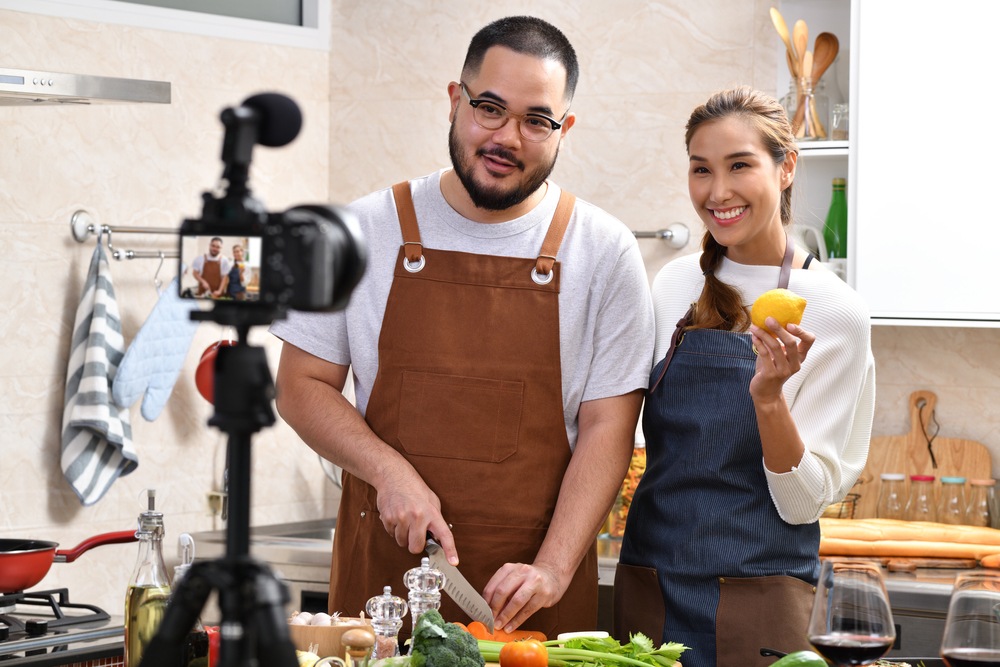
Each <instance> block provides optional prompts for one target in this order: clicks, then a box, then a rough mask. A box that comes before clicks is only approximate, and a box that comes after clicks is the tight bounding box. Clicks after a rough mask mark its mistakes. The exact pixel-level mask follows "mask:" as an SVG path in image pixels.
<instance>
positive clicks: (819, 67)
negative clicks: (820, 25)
mask: <svg viewBox="0 0 1000 667" xmlns="http://www.w3.org/2000/svg"><path fill="white" fill-rule="evenodd" d="M813 48H814V51H813V63H812V68H810V69H808V70H807V72H809V74H808V75H807V76H809V77H810V78H811V79H812V85H813V90H814V91H815V90H817V89H818V88H819V79H820V77H821V76H823V74H824V73H825V72H826V70H827V69H829V67H830V65H832V64H833V61H834V60H835V59H836V58H837V53H838V52H839V51H840V40H838V39H837V36H836V35H834V34H833V33H832V32H821V33H820V34H818V35H816V43H815V44H814V45H813ZM812 121H813V125H814V126H815V127H816V136H817V137H819V138H821V139H823V138H826V136H827V135H826V128H825V127H824V126H823V121H822V120H821V119H820V117H819V114H817V113H816V108H815V107H813V109H812Z"/></svg>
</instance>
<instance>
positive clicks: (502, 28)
mask: <svg viewBox="0 0 1000 667" xmlns="http://www.w3.org/2000/svg"><path fill="white" fill-rule="evenodd" d="M494 46H504V47H507V48H508V49H511V50H512V51H516V52H518V53H523V54H525V55H529V56H535V57H537V58H546V59H552V60H556V61H558V62H559V63H561V64H562V66H563V67H564V68H566V95H565V97H566V101H567V102H570V101H572V100H573V93H574V92H576V82H577V80H578V79H579V78H580V65H579V63H577V60H576V52H575V51H574V50H573V45H572V44H570V43H569V40H568V39H566V35H564V34H562V32H561V31H560V30H559V29H558V28H556V27H555V26H554V25H552V24H551V23H548V22H546V21H543V20H542V19H539V18H535V17H534V16H508V17H506V18H502V19H497V20H496V21H494V22H493V23H490V24H489V25H487V26H486V27H484V28H483V29H481V30H480V31H479V32H477V33H476V34H475V36H474V37H473V38H472V41H471V42H469V50H468V52H467V53H466V54H465V64H464V65H463V66H462V74H463V75H464V74H465V73H467V72H468V73H470V74H474V73H476V72H478V71H479V68H480V67H481V66H482V64H483V58H485V57H486V51H487V50H489V49H490V48H491V47H494Z"/></svg>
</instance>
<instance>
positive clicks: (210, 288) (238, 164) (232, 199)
mask: <svg viewBox="0 0 1000 667" xmlns="http://www.w3.org/2000/svg"><path fill="white" fill-rule="evenodd" d="M221 120H222V123H223V125H224V126H225V128H226V134H225V138H224V140H223V147H222V161H223V163H224V165H225V169H224V171H223V174H222V179H221V180H222V182H221V184H220V185H221V186H222V187H220V188H219V189H218V190H217V191H216V192H206V193H204V194H203V195H202V200H203V209H202V216H201V217H200V218H197V219H187V220H184V222H183V224H182V225H181V229H180V252H179V257H180V271H179V272H178V275H180V276H181V280H180V295H181V297H184V298H195V299H206V300H211V301H213V302H215V303H216V305H217V307H218V308H219V309H222V310H227V311H231V310H233V309H234V308H237V309H245V310H248V311H255V313H256V317H251V318H250V319H252V320H254V321H261V322H266V321H270V320H271V319H275V318H280V317H283V316H284V314H285V312H286V311H287V310H288V309H289V308H293V309H296V310H305V311H332V310H341V309H343V308H345V307H346V306H347V304H348V302H349V300H350V294H351V291H352V290H353V289H354V287H355V286H356V285H357V284H358V281H360V280H361V277H362V275H363V274H364V270H365V265H366V260H367V250H366V246H365V243H364V239H363V237H362V235H361V231H360V226H359V225H358V222H357V219H356V218H355V217H354V215H353V214H352V213H351V212H350V211H348V210H347V209H345V208H342V207H339V206H334V205H315V204H306V205H300V206H294V207H292V208H290V209H288V210H286V211H284V212H281V213H269V212H267V211H266V210H265V209H264V207H263V205H262V204H261V203H260V202H259V201H258V200H257V199H255V198H254V197H253V195H252V194H251V192H250V189H249V187H248V185H247V180H248V175H249V168H250V160H251V155H252V151H253V147H254V145H255V144H257V143H260V144H262V145H265V146H283V145H285V144H287V143H289V142H291V141H292V140H293V139H294V138H295V137H296V136H297V135H298V132H299V129H300V128H301V125H302V116H301V112H300V111H299V108H298V105H296V104H295V102H294V101H293V100H291V99H290V98H288V97H285V96H284V95H280V94H277V93H262V94H259V95H254V96H252V97H250V98H248V99H246V100H244V101H243V103H242V104H241V105H240V106H238V107H230V108H227V109H225V110H223V112H222V114H221ZM231 319H233V316H232V314H231V313H230V315H229V316H227V318H226V320H227V322H228V321H229V320H231Z"/></svg>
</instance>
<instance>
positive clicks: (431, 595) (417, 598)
mask: <svg viewBox="0 0 1000 667" xmlns="http://www.w3.org/2000/svg"><path fill="white" fill-rule="evenodd" d="M403 583H404V584H406V587H407V588H408V589H409V590H410V594H409V596H408V597H409V601H410V621H411V622H412V623H413V631H414V632H416V630H417V621H418V620H420V615H421V614H422V613H424V612H425V611H427V610H428V609H438V608H440V607H441V589H442V588H444V574H443V573H442V572H441V570H437V569H435V568H433V567H431V561H430V559H429V558H427V557H426V556H425V557H424V558H421V559H420V567H415V568H413V569H412V570H408V571H407V573H406V575H405V576H404V577H403Z"/></svg>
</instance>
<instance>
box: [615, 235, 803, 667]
mask: <svg viewBox="0 0 1000 667" xmlns="http://www.w3.org/2000/svg"><path fill="white" fill-rule="evenodd" d="M788 246H789V252H787V253H786V262H785V263H783V266H782V269H783V270H782V278H781V280H780V281H779V287H787V284H788V275H787V274H788V273H789V270H790V267H791V254H792V252H791V251H792V250H793V248H792V244H791V243H788ZM785 264H787V268H786V266H785ZM687 319H688V317H687V316H686V317H685V318H684V319H682V321H681V322H680V323H678V329H679V330H682V329H683V326H686V320H687ZM672 349H674V352H673V354H671V353H670V352H668V354H667V355H666V357H665V358H664V359H663V360H661V361H660V362H659V363H658V364H657V365H656V366H655V367H654V369H653V372H652V375H651V379H650V386H651V387H653V389H652V390H651V393H650V394H649V395H647V397H646V403H645V407H644V410H643V432H644V434H645V437H646V457H647V463H646V465H647V467H646V471H645V473H644V475H643V477H642V481H641V482H640V483H639V486H638V488H637V490H636V492H635V496H634V498H633V500H632V504H631V506H630V508H629V514H628V521H627V524H626V528H625V534H624V538H623V541H622V549H621V557H620V561H619V562H620V564H621V565H620V567H619V572H618V574H617V576H616V582H615V597H616V601H615V632H616V636H626V637H627V636H628V634H627V633H628V632H635V631H636V630H640V631H642V630H645V631H646V634H649V633H650V632H655V624H656V623H655V621H652V620H651V619H655V620H656V621H659V619H660V618H662V619H663V623H662V631H660V632H655V633H654V634H650V636H651V638H653V639H654V641H656V640H657V639H660V640H662V641H674V642H680V643H683V644H685V645H687V646H688V647H690V649H691V650H690V651H687V652H685V653H684V655H683V656H682V657H681V662H683V663H684V666H685V667H700V666H706V667H712V666H714V665H716V664H718V665H721V666H723V667H728V665H740V666H741V667H743V666H745V665H755V664H770V662H771V661H773V658H768V659H764V658H762V657H761V656H760V653H759V650H760V648H762V647H769V648H774V649H777V650H781V651H784V652H790V651H792V650H798V649H800V648H809V645H808V642H807V641H806V638H805V635H806V626H807V624H808V620H809V610H810V608H811V603H812V595H813V591H814V588H813V584H815V582H816V579H817V577H818V574H819V556H818V552H819V525H818V524H816V523H813V524H807V525H790V524H788V523H785V522H784V521H783V520H782V519H781V518H780V517H779V516H778V512H777V510H776V509H775V507H774V504H773V502H772V500H771V497H770V494H769V492H768V486H767V479H766V477H765V474H764V467H763V461H762V457H763V452H762V446H761V441H760V434H759V432H758V428H757V418H756V414H755V412H754V406H753V401H752V399H751V397H750V392H749V389H748V388H749V385H750V380H751V379H752V378H753V375H754V372H755V366H756V355H755V353H754V351H753V349H752V344H751V338H750V334H748V333H732V332H727V331H718V330H710V329H695V330H690V331H687V332H685V333H684V334H683V335H682V336H679V337H678V344H677V346H676V348H672ZM671 356H672V360H671ZM664 371H665V372H664ZM661 380H662V381H661ZM654 574H655V576H654ZM635 577H638V579H636V578H635ZM629 579H631V581H629ZM620 580H621V584H622V585H621V588H619V582H620ZM654 581H655V584H654V583H653V582H654ZM648 589H653V590H654V591H658V592H659V593H660V597H661V598H662V606H659V607H658V605H657V603H658V602H660V600H659V599H654V598H655V595H653V594H650V593H649V592H648ZM631 591H634V593H633V594H630V592H631ZM651 625H652V626H654V627H651Z"/></svg>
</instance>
